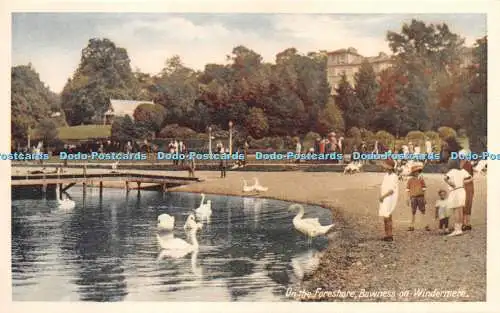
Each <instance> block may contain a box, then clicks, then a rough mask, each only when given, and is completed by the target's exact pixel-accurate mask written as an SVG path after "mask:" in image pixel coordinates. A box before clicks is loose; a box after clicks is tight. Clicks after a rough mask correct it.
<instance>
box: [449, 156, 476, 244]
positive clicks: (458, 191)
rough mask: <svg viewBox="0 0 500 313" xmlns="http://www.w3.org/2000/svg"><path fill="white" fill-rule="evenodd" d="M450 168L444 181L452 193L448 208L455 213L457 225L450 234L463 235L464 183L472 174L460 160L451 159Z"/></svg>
mask: <svg viewBox="0 0 500 313" xmlns="http://www.w3.org/2000/svg"><path fill="white" fill-rule="evenodd" d="M448 164H449V168H450V170H449V171H448V172H447V173H446V175H445V178H444V181H445V182H446V183H447V184H448V186H449V187H448V189H449V190H450V193H449V195H448V208H449V209H450V210H452V211H453V213H454V215H455V227H454V230H453V232H452V233H450V234H449V235H448V236H458V235H462V233H463V231H462V225H463V224H462V223H463V211H464V207H465V189H464V183H465V181H466V180H468V179H470V178H471V176H470V174H469V173H467V171H466V170H464V169H463V168H460V164H459V162H458V160H450V162H449V163H448Z"/></svg>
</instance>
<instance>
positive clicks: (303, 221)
mask: <svg viewBox="0 0 500 313" xmlns="http://www.w3.org/2000/svg"><path fill="white" fill-rule="evenodd" d="M295 209H299V212H298V213H297V215H296V216H295V217H294V218H293V226H294V227H295V229H297V230H298V231H299V232H301V233H303V234H304V235H306V236H307V237H308V239H309V241H310V240H311V239H312V238H313V237H316V236H320V235H324V234H326V233H327V232H328V231H329V230H330V229H331V228H332V227H333V226H334V225H335V224H330V225H325V226H323V225H321V224H320V223H319V218H317V217H316V218H302V217H303V216H304V207H303V206H302V205H300V204H292V205H291V206H290V207H289V208H288V210H289V211H292V210H295Z"/></svg>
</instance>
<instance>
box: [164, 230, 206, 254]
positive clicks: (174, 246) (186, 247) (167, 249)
mask: <svg viewBox="0 0 500 313" xmlns="http://www.w3.org/2000/svg"><path fill="white" fill-rule="evenodd" d="M201 228H202V227H195V228H192V229H191V230H190V238H191V240H192V243H189V242H187V241H186V240H183V239H180V238H175V237H174V236H173V234H170V235H168V236H160V235H159V234H156V238H157V240H158V244H159V245H160V248H161V249H162V251H161V253H160V255H159V256H158V259H162V258H163V257H171V258H174V259H177V258H182V257H184V256H186V255H187V254H189V253H191V252H194V251H197V250H198V248H199V244H198V239H197V238H196V232H197V231H198V229H201Z"/></svg>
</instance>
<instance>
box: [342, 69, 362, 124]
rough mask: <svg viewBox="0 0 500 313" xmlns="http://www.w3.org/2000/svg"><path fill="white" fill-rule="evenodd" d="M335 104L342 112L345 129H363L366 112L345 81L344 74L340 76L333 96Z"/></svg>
mask: <svg viewBox="0 0 500 313" xmlns="http://www.w3.org/2000/svg"><path fill="white" fill-rule="evenodd" d="M335 104H337V105H338V107H339V108H340V109H341V110H342V111H343V112H344V122H345V128H346V129H349V128H351V127H354V126H356V127H364V126H365V124H366V121H365V120H364V118H365V114H366V110H365V108H364V107H363V105H362V104H361V102H360V101H359V99H358V98H357V96H356V92H355V91H354V89H353V88H352V87H351V85H350V84H349V82H348V81H347V77H346V76H345V74H343V75H342V77H341V80H340V83H339V86H338V88H337V93H336V95H335Z"/></svg>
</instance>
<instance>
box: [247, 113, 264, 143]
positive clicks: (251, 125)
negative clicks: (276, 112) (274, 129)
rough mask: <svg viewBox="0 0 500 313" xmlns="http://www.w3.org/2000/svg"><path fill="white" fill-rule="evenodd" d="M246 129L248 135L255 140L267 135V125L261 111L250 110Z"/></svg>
mask: <svg viewBox="0 0 500 313" xmlns="http://www.w3.org/2000/svg"><path fill="white" fill-rule="evenodd" d="M247 129H248V132H249V133H250V135H251V136H252V137H253V138H256V139H259V138H262V137H264V136H265V135H266V134H267V131H268V130H269V124H268V122H267V118H266V115H265V114H264V111H262V109H259V108H251V109H250V111H249V114H248V119H247Z"/></svg>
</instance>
